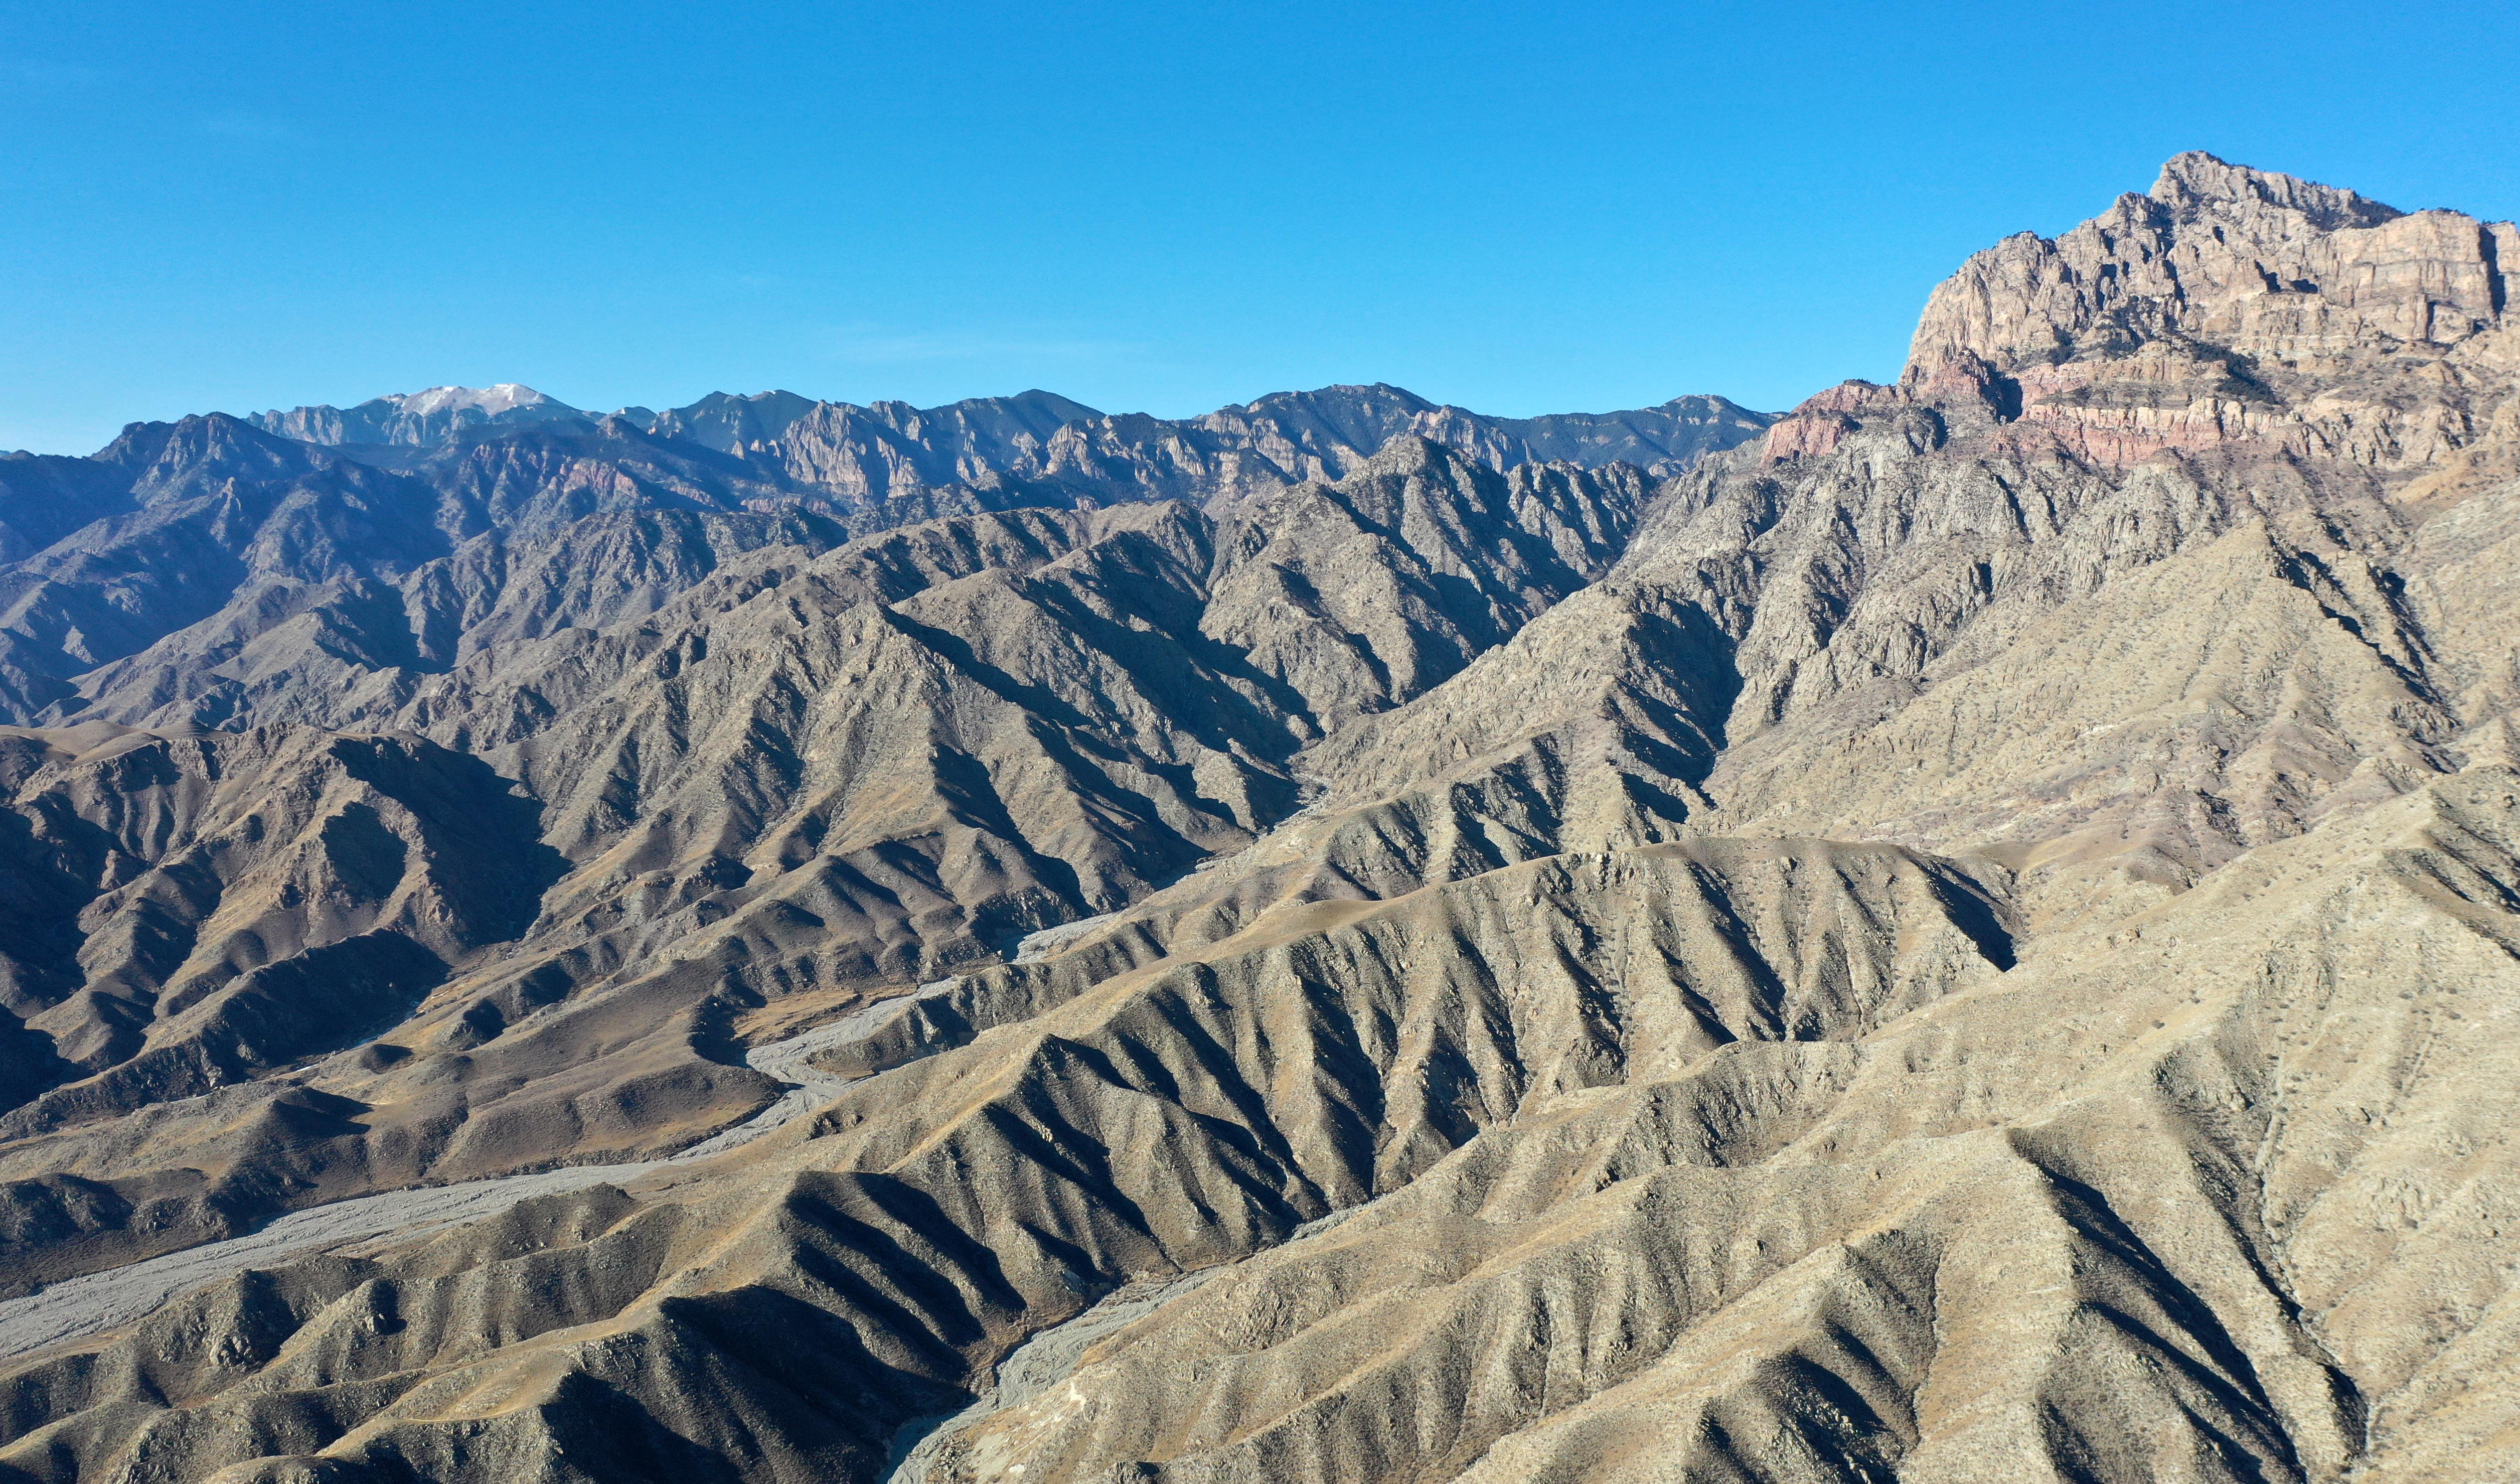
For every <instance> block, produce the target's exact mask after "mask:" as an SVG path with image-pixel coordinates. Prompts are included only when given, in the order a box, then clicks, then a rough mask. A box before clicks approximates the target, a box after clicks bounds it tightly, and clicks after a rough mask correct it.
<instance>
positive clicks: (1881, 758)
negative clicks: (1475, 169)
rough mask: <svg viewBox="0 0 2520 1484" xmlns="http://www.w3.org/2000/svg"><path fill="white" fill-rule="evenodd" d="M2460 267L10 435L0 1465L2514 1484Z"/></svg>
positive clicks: (2309, 192)
mask: <svg viewBox="0 0 2520 1484" xmlns="http://www.w3.org/2000/svg"><path fill="white" fill-rule="evenodd" d="M2515 289H2520V229H2515V228H2514V227H2513V225H2512V224H2510V223H2507V222H2494V223H2489V222H2480V221H2478V220H2476V219H2474V218H2472V217H2469V216H2466V215H2462V214H2460V213H2458V212H2456V211H2452V210H2440V209H2434V210H2421V211H2414V212H2404V211H2400V210H2398V209H2396V208H2393V207H2391V206H2386V205H2382V204H2380V203H2378V202H2372V201H2369V200H2366V199H2364V198H2363V197H2361V196H2358V195H2356V194H2354V193H2353V192H2351V191H2347V190H2342V189H2336V188H2331V187H2328V186H2322V185H2316V184H2312V183H2309V182H2305V181H2301V180H2297V179H2294V178H2292V177H2289V176H2286V175H2281V174H2274V173H2271V172H2266V171H2261V170H2256V169H2249V168H2244V167H2241V166H2237V165H2233V164H2228V163H2226V162H2224V161H2222V160H2220V159H2217V158H2215V157H2211V156H2207V155H2202V154H2186V155H2182V156H2180V157H2176V158H2174V159H2172V160H2171V161H2170V162H2169V163H2168V164H2167V165H2165V166H2164V167H2163V169H2162V172H2161V175H2160V178H2159V179H2158V181H2157V182H2155V183H2154V184H2153V185H2152V187H2151V189H2150V191H2149V192H2148V193H2147V194H2143V195H2136V194H2129V195H2125V196H2122V197H2120V198H2119V199H2118V200H2117V201H2116V202H2114V203H2112V204H2109V205H2107V206H2106V208H2105V209H2104V210H2102V211H2101V213H2100V214H2099V215H2097V216H2095V217H2093V219H2092V220H2090V221H2088V222H2086V223H2084V224H2083V225H2082V226H2079V227H2077V228H2075V229H2073V230H2072V231H2069V232H2066V233H2064V234H2063V235H2061V236H2059V237H2057V238H2055V239H2054V240H2052V241H2051V240H2048V239H2043V238H2039V237H2036V236H2034V235H2031V234H2029V233H2023V234H2021V235H2018V236H2015V237H2011V238H2007V239H2005V240H2004V241H2003V242H2001V243H1999V244H1997V245H1995V246H1994V247H1989V248H1987V249H1986V250H1984V251H1981V252H1979V253H1977V254H1976V255H1974V256H1972V257H1970V258H1969V259H1968V260H1967V261H1966V262H1965V263H1964V264H1962V265H1960V267H1959V268H1958V272H1956V273H1955V274H1954V275H1953V276H1952V277H1951V278H1950V279H1949V280H1948V281H1946V282H1945V283H1944V284H1943V285H1942V286H1941V287H1940V288H1939V289H1937V290H1935V291H1934V292H1933V295H1932V297H1931V299H1930V300H1929V301H1928V302H1927V304H1926V305H1925V306H1924V309H1923V312H1922V316H1921V319H1920V320H1919V322H1918V325H1917V328H1916V331H1915V336H1914V339H1913V346H1912V349H1911V352H1910V355H1909V358H1908V362H1907V365H1906V369H1905V371H1904V373H1903V374H1902V375H1901V376H1900V377H1899V378H1898V379H1897V381H1896V382H1893V383H1891V384H1886V385H1876V384H1872V383H1869V382H1846V383H1844V384H1841V385H1839V386H1836V387H1833V388H1831V389H1829V390H1827V391H1824V392H1823V393H1821V394H1820V395H1818V396H1815V397H1813V398H1811V399H1810V400H1809V401H1807V402H1805V403H1804V404H1803V405H1801V406H1799V407H1797V408H1794V409H1793V410H1791V411H1790V412H1787V413H1784V414H1781V415H1777V416H1771V415H1767V414H1760V413H1755V412H1750V411H1746V410H1744V409H1742V408H1740V407H1737V406H1735V405H1733V403H1731V402H1729V401H1726V400H1725V399H1723V398H1721V397H1717V396H1711V395H1698V396H1686V397H1681V398H1678V399H1676V400H1674V401H1671V402H1669V403H1666V404H1663V405H1661V406H1659V407H1654V408H1647V409H1640V410H1636V411H1630V412H1621V413H1610V414H1576V415H1566V416H1560V417H1550V418H1535V419H1520V420H1508V419H1499V418H1489V417H1484V416H1481V415H1478V414H1475V413H1470V412H1467V411H1465V410H1463V409H1461V408H1456V407H1448V406H1438V405H1435V404H1432V403H1428V402H1426V401H1424V400H1422V399H1420V398H1418V397H1416V396H1414V395H1412V394H1410V393H1408V392H1405V391H1402V390H1400V389H1398V388H1396V387H1391V386H1386V385H1373V386H1339V387H1330V388H1326V389H1323V390H1320V391H1313V392H1300V393H1282V394H1278V395H1274V396H1270V397H1264V398H1262V399H1260V400H1259V401H1256V402H1253V403H1250V404H1248V405H1247V406H1241V407H1229V408H1225V409H1222V410H1220V411H1218V412H1215V413H1212V414H1209V415H1207V416H1204V417H1200V418H1195V419H1187V420H1177V421H1172V420H1160V419H1154V418H1150V417H1145V416H1139V415H1116V416H1115V415H1105V414H1103V413H1101V412H1099V411H1097V410H1095V409H1092V408H1088V407H1084V406H1082V405H1080V404H1077V403H1075V402H1071V401H1068V400H1067V399H1065V398H1062V397H1058V396H1055V395H1052V394H1050V393H1047V392H1039V391H1034V392H1026V393H1023V394H1022V395H1019V396H1014V397H1007V398H996V399H988V400H982V401H970V402H963V403H956V404H953V405H950V406H946V407H938V408H929V409H919V408H913V407H910V406H907V405H906V404H901V403H877V404H876V405H874V406H872V407H860V406H854V405H851V404H846V403H832V402H816V401H813V400H811V399H809V398H806V397H802V396H797V395H794V394H792V393H787V392H767V393H762V394H759V395H755V396H731V395H718V396H712V397H709V398H707V399H704V400H702V401H701V402H699V403H697V404H695V405H693V406H690V407H686V408H681V409H675V410H671V411H665V412H655V411H651V410H649V409H645V408H627V409H623V410H621V411H619V412H616V413H609V414H598V413H590V412H584V411H580V410H578V409H575V408H570V407H566V406H563V405H562V404H561V403H558V402H556V401H553V400H551V399H550V398H548V397H545V396H543V395H542V394H540V393H538V392H534V391H532V390H530V389H529V388H525V387H522V386H516V385H502V386H496V387H491V388H486V389H472V388H461V387H438V388H432V389H430V390H428V391H426V392H420V393H413V394H408V395H402V396H396V397H387V398H381V399H379V400H377V401H374V402H369V403H365V404H361V405H359V406H356V407H348V408H335V407H300V408H296V409H293V410H290V411H286V412H265V413H260V414H257V415H254V416H252V417H231V416H227V415H224V414H208V415H203V416H199V417H190V418H186V419H184V420H182V421H180V422H177V423H173V424H134V425H132V426H131V427H129V428H127V429H126V430H125V431H124V433H123V434H122V436H121V437H120V438H118V439H116V440H115V441H114V442H113V443H112V445H111V446H109V447H108V448H106V449H105V450H103V451H102V452H100V453H98V454H96V455H95V456H93V457H91V458H63V457H53V456H36V455H30V454H13V455H4V456H0V787H5V789H6V802H7V807H6V808H5V809H0V1011H5V1013H0V1241H5V1244H6V1246H5V1251H6V1256H7V1261H6V1262H5V1263H0V1481H20V1480H23V1481H39V1480H40V1481H47V1484H70V1481H81V1484H85V1481H100V1484H102V1481H112V1484H176V1481H197V1480H203V1481H205V1480H216V1481H220V1484H389V1481H390V1484H415V1481H449V1484H455V1481H463V1484H474V1481H477V1484H619V1481H630V1480H659V1481H678V1484H679V1481H709V1484H768V1481H780V1484H837V1481H857V1484H875V1481H894V1484H948V1481H995V1484H1347V1481H1395V1484H1397V1481H1409V1484H1439V1481H1450V1480H1461V1481H1463V1484H1508V1481H1525V1480H1537V1481H1552V1484H1632V1481H1634V1484H1653V1481H1668V1484H1684V1481H1685V1484H1719V1481H1725V1484H1730V1481H1761V1484H1820V1481H1876V1484H1877V1481H1885V1480H1890V1479H1894V1478H1895V1479H1899V1480H1903V1481H1911V1484H1967V1481H1986V1480H2007V1481H2009V1480H2022V1479H2052V1480H2058V1481H2071V1484H2099V1481H2108V1484H2117V1481H2126V1484H2137V1481H2174V1484H2188V1481H2195V1484H2204V1481H2233V1484H2239V1481H2248V1484H2272V1481H2342V1480H2353V1481H2368V1484H2380V1481H2392V1484H2394V1481H2407V1484H2413V1481H2444V1480H2476V1481H2490V1480H2507V1479H2510V1478H2513V1477H2520V1147H2515V1146H2514V1144H2513V1123H2514V1116H2515V1110H2520V311H2515V309H2514V307H2513V305H2512V299H2513V294H2514V291H2515Z"/></svg>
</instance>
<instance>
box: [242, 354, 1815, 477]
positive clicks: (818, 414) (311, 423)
mask: <svg viewBox="0 0 2520 1484" xmlns="http://www.w3.org/2000/svg"><path fill="white" fill-rule="evenodd" d="M248 421H249V422H251V423H252V424H253V426H255V427H259V428H262V429H263V430H264V431H267V432H273V433H278V434H280V435H281V436H283V437H290V438H296V439H299V440H301V441H305V442H310V443H321V444H326V445H331V446H344V447H347V449H348V451H349V452H350V454H351V456H352V457H354V458H361V459H366V460H369V461H371V462H380V463H387V464H391V465H393V466H394V467H397V468H409V467H411V461H410V459H409V457H408V456H407V455H404V454H400V453H393V452H386V451H385V450H386V449H424V450H426V449H436V448H444V447H449V446H452V445H454V444H456V443H458V442H462V443H466V444H468V445H469V444H471V443H474V442H478V441H479V440H480V439H481V438H483V437H485V436H499V435H502V434H505V433H508V432H513V431H517V430H520V429H523V428H526V427H536V426H543V427H552V428H554V429H555V430H557V429H558V428H560V427H573V428H577V429H580V430H586V431H593V430H595V429H597V428H598V427H604V426H607V425H609V426H613V427H616V428H618V427H628V428H635V429H637V430H638V431H640V432H644V433H646V434H648V435H649V436H650V437H652V438H655V439H659V440H662V441H663V442H666V443H672V444H689V445H693V446H694V447H696V448H700V449H706V450H708V451H710V452H712V453H715V454H720V455H724V456H726V457H727V458H730V459H734V460H737V461H739V462H740V463H741V464H742V465H743V466H744V467H745V468H746V469H747V470H748V471H750V476H751V477H753V478H756V479H763V480H770V481H774V482H778V483H780V484H782V485H783V486H785V487H787V488H789V489H791V490H793V491H795V492H798V493H810V494H812V495H815V496H818V497H821V498H825V499H830V500H837V501H843V502H849V503H854V504H859V505H865V504H870V503H875V502H881V501H885V500H891V499H897V498H900V497H903V496H908V495H914V494H920V493H922V492H932V491H937V490H944V489H949V488H952V487H956V486H961V485H968V484H972V483H974V482H977V481H984V480H987V479H989V478H990V477H992V476H1000V477H1004V478H1006V479H1011V480H1014V481H1017V482H1019V483H1027V484H1038V485H1042V486H1046V487H1048V488H1051V489H1055V490H1058V491H1061V492H1063V493H1064V496H1065V497H1066V498H1070V499H1078V498H1082V499H1091V500H1094V501H1097V502H1099V503H1104V504H1107V503H1110V502H1113V501H1119V500H1144V499H1157V498H1182V499H1193V500H1208V499H1213V498H1217V497H1220V496H1240V495H1247V494H1255V493H1263V492H1266V491H1268V490H1272V489H1281V488H1283V487H1285V486H1287V485H1289V484H1295V483H1299V482H1301V481H1303V480H1305V479H1332V480H1335V479H1340V478H1343V477H1345V476H1346V475H1347V474H1348V473H1349V472H1352V471H1354V470H1355V469H1357V468H1358V467H1359V466H1361V465H1363V464H1364V463H1365V461H1366V460H1368V459H1370V458H1372V457H1373V455H1374V454H1375V453H1377V452H1379V451H1380V450H1381V449H1382V447H1383V446H1384V445H1385V444H1387V443H1389V442H1390V441H1391V440H1392V439H1393V438H1396V437H1401V436H1404V435H1414V436H1418V437H1425V438H1431V439H1433V440H1434V441H1436V442H1438V443H1442V444H1444V445H1446V446H1447V447H1452V448H1459V449H1461V450H1463V452H1465V453H1468V454H1469V455H1471V456H1472V457H1473V458H1476V459H1478V460H1480V461H1481V462H1483V463H1485V464H1487V465H1488V466H1489V467H1490V468H1494V469H1510V468H1512V467H1513V466H1514V465H1517V464H1538V463H1551V462H1558V461H1562V462H1566V463H1571V464H1574V465H1576V466H1578V467H1579V468H1584V469H1599V468H1602V467H1604V466H1606V465H1609V464H1613V463H1624V464H1632V465H1635V466H1636V467H1637V468H1638V469H1640V470H1642V471H1643V472H1645V473H1646V474H1648V475H1650V476H1652V477H1655V478H1662V477H1667V476H1669V475H1672V474H1676V473H1679V472H1683V471H1685V470H1687V469H1688V468H1689V467H1690V466H1692V465H1693V464H1695V463H1696V462H1697V460H1699V459H1701V458H1703V457H1705V456H1706V455H1707V454H1709V453H1715V452H1721V451H1722V450H1724V449H1727V448H1731V447H1733V446H1734V445H1736V444H1738V443H1740V442H1742V441H1744V440H1746V439H1748V438H1752V437H1756V436H1758V434H1759V433H1760V432H1761V430H1763V429H1764V428H1765V427H1767V426H1768V424H1769V423H1770V422H1772V421H1774V420H1773V418H1771V417H1770V416H1768V415H1767V414H1763V413H1754V412H1750V411H1748V410H1746V409H1744V408H1741V407H1738V406H1736V405H1734V404H1733V403H1732V402H1729V401H1727V400H1725V399H1724V398H1722V397H1711V396H1690V397H1679V398H1675V399H1674V400H1672V401H1669V402H1666V403H1664V404H1662V405H1661V406H1659V407H1649V408H1640V409H1636V410H1633V411H1627V412H1609V413H1568V414H1561V415H1556V416H1551V417H1541V418H1492V417H1487V416H1484V415H1482V414H1479V413H1474V412H1469V411H1466V410H1464V409H1463V408H1459V407H1451V406H1442V405H1438V404H1436V403H1433V402H1429V401H1427V400H1425V399H1424V398H1422V397H1419V396H1417V395H1415V394H1414V393H1411V392H1408V391H1404V390H1402V389H1401V388H1399V387H1397V386H1391V385H1386V384H1382V383H1379V382H1377V383H1374V384H1373V385H1365V386H1327V387H1323V388H1321V389H1320V390H1318V391H1291V392H1276V393H1272V394H1271V395H1269V396H1265V397H1262V398H1260V399H1259V400H1257V401H1254V402H1250V403H1246V404H1244V405H1242V406H1238V407H1226V408H1220V409H1218V410H1217V411H1215V412H1212V413H1207V414H1204V415H1203V416H1200V417H1196V418H1155V417H1149V416H1147V415H1145V414H1141V413H1124V414H1104V413H1101V412H1097V411H1096V410H1094V409H1093V408H1091V407H1087V406H1085V405H1084V404H1083V403H1081V402H1075V401H1071V400H1069V399H1068V398H1066V397H1062V396H1058V395H1057V394H1055V393H1052V392H1047V391H1039V390H1034V391H1026V392H1021V393H1018V394H1016V395H1014V396H1011V397H974V398H970V399H968V400H966V401H961V402H951V403H947V404H945V405H944V406H941V407H927V408H920V407H913V406H911V405H910V404H909V403H907V402H877V403H875V404H874V405H872V406H865V407H861V406H859V405H857V404H855V403H851V402H822V401H816V400H814V399H813V398H810V397H806V396H801V395H799V394H797V393H795V392H792V391H764V392H755V393H752V394H750V395H745V396H738V395H734V394H731V393H727V392H712V393H710V394H709V395H707V396H705V397H702V398H700V399H699V400H698V401H697V402H694V403H693V404H691V405H690V406H688V407H679V408H674V409H672V410H670V411H666V412H661V413H659V412H651V411H649V410H648V409H646V408H639V407H632V408H624V409H622V410H621V411H620V412H618V413H614V414H611V415H609V417H605V416H600V415H597V414H593V413H585V412H580V411H578V410H577V409H575V408H571V407H569V406H567V405H566V404H565V403H562V402H558V401H555V400H553V399H552V398H550V397H546V396H544V395H543V394H542V393H540V392H537V391H534V390H532V389H531V388H529V387H524V386H517V385H514V384H502V385H499V386H493V387H489V388H486V389H480V390H474V389H472V388H467V387H460V386H440V387H432V388H430V389H429V390H427V391H424V392H412V393H408V394H403V395H397V396H389V397H379V398H377V399H376V400H374V401H370V402H362V403H360V404H359V405H358V406H356V407H352V408H336V407H300V408H297V409H295V410H294V411H292V412H285V413H284V412H264V413H257V414H255V415H254V416H253V417H252V418H251V419H249V420H248Z"/></svg>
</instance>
